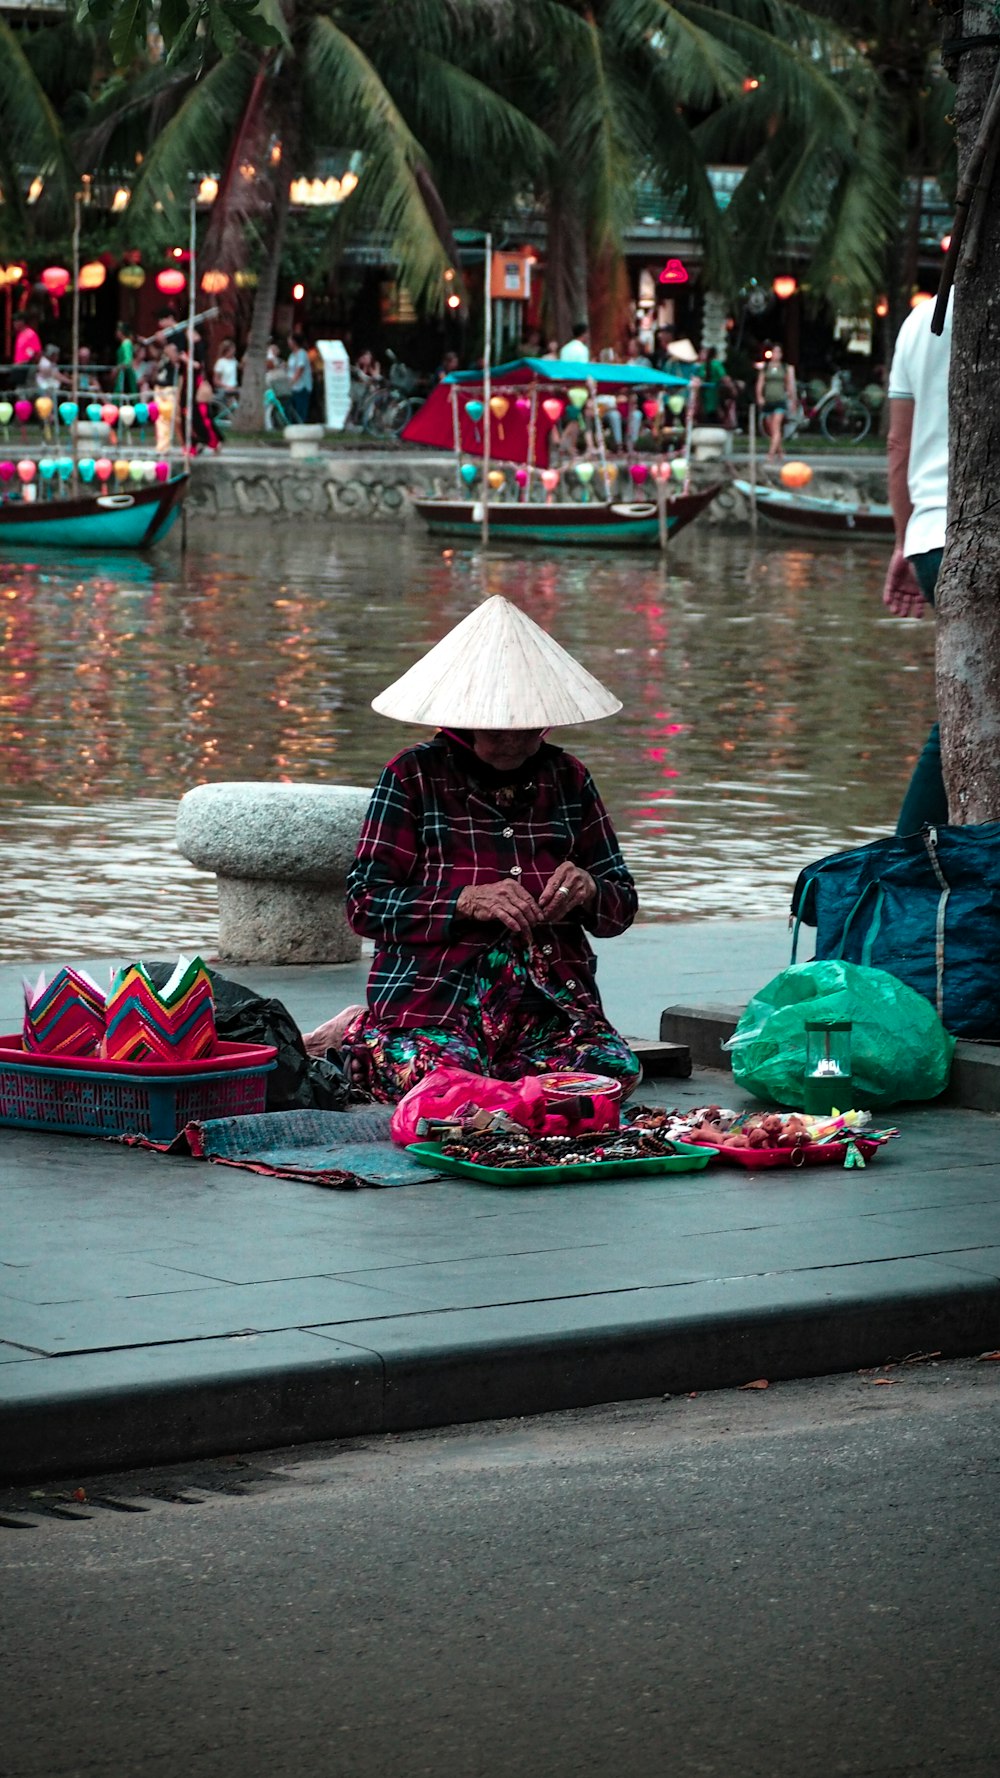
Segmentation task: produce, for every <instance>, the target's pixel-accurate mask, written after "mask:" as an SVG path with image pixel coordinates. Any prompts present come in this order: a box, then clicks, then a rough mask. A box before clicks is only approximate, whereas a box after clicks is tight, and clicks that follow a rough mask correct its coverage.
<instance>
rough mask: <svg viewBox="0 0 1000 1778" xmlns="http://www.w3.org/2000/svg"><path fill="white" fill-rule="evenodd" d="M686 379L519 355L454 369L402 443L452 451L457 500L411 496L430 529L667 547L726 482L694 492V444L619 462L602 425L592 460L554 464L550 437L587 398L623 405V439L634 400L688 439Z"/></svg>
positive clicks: (614, 545) (454, 533)
mask: <svg viewBox="0 0 1000 1778" xmlns="http://www.w3.org/2000/svg"><path fill="white" fill-rule="evenodd" d="M689 390H690V385H689V381H688V379H687V378H686V377H684V376H681V375H675V374H672V373H671V372H669V371H656V370H653V369H652V368H651V367H650V366H649V365H639V366H636V365H633V364H603V363H590V362H587V361H578V360H573V359H571V360H568V361H565V360H562V359H555V360H554V359H548V358H518V359H515V360H513V361H512V362H510V363H508V364H501V365H498V366H497V367H496V368H495V369H492V370H491V371H480V370H475V371H455V372H453V373H452V374H451V375H450V376H447V377H444V378H443V379H442V381H441V382H440V383H438V385H437V387H436V388H435V389H434V390H433V391H432V393H431V394H430V396H429V397H428V399H427V401H426V402H425V403H424V405H423V407H422V408H421V409H420V411H419V413H417V414H415V415H414V417H413V419H412V420H410V421H409V422H408V424H407V425H406V426H405V427H404V429H403V432H402V435H401V436H402V438H403V440H404V442H406V443H408V444H425V445H433V446H436V447H437V448H438V449H441V448H447V447H449V446H450V447H451V449H452V450H453V451H454V453H455V471H456V490H455V493H454V495H447V494H437V495H429V496H427V497H424V498H420V499H417V500H415V501H414V503H413V504H414V507H415V509H416V511H417V513H418V514H419V516H420V517H421V518H422V519H423V520H424V522H425V523H426V524H427V526H428V528H429V529H430V530H431V532H432V533H447V534H449V535H452V536H459V537H468V538H483V539H486V538H488V537H489V536H490V535H493V536H495V537H496V538H497V539H498V540H499V539H503V540H504V541H506V540H511V541H518V542H528V543H545V544H559V545H564V544H576V545H583V546H591V545H593V546H596V547H599V548H607V547H612V548H632V547H636V546H639V547H644V548H649V547H653V548H655V547H657V546H659V547H660V548H664V547H666V544H667V540H668V538H670V537H673V536H674V535H675V534H676V533H677V532H678V531H680V530H682V529H683V527H684V526H685V525H688V524H690V523H691V522H692V520H693V519H696V518H697V517H698V515H699V513H701V512H703V511H704V510H705V508H706V507H707V506H708V505H709V504H710V503H711V501H712V500H714V499H715V496H716V495H717V494H718V492H719V490H720V488H721V486H722V484H721V483H715V484H713V485H712V486H711V487H707V488H702V489H693V488H692V487H691V485H690V470H689V462H690V451H689V449H687V450H684V451H683V454H678V455H677V456H675V457H673V458H670V457H668V456H662V457H658V458H656V459H655V460H651V461H646V460H643V459H638V458H636V457H635V456H634V455H633V454H632V453H631V452H629V453H628V454H627V456H626V457H625V458H624V460H622V461H621V462H617V461H614V460H613V459H611V458H610V457H609V456H608V455H607V453H606V451H605V449H604V442H603V432H602V429H601V427H600V425H599V424H598V425H597V428H596V436H597V441H598V451H597V456H596V459H595V458H594V457H590V456H588V457H585V458H580V459H579V460H578V461H575V462H572V463H567V464H563V465H557V464H555V463H553V462H552V461H551V457H552V443H553V438H554V437H556V438H558V436H559V429H560V428H561V426H562V425H563V424H564V423H566V422H568V421H570V420H572V419H573V418H574V417H576V418H582V416H583V412H584V409H585V408H586V407H587V404H588V402H593V403H595V404H600V403H602V402H610V403H613V404H616V405H617V404H618V403H619V402H622V401H624V403H625V407H626V413H625V415H624V420H623V436H624V437H626V438H628V437H629V436H630V431H631V427H630V424H629V422H630V420H631V415H632V412H633V411H634V409H635V406H636V404H637V403H640V402H641V404H642V410H643V413H644V416H645V418H646V420H647V421H648V422H651V421H652V419H653V418H654V417H655V416H656V415H659V414H660V413H661V411H662V404H663V403H664V402H666V403H667V404H668V412H672V414H673V417H674V419H675V420H676V421H680V419H681V417H682V416H684V415H685V414H687V422H686V426H685V427H680V426H679V427H678V428H677V431H678V435H679V437H680V438H681V439H683V438H684V437H685V433H686V439H687V444H688V446H690V434H691V415H690V402H689Z"/></svg>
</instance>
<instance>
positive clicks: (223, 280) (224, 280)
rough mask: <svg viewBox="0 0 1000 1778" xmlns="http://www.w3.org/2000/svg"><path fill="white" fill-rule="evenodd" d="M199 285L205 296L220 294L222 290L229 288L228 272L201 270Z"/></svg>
mask: <svg viewBox="0 0 1000 1778" xmlns="http://www.w3.org/2000/svg"><path fill="white" fill-rule="evenodd" d="M201 287H202V289H203V290H204V292H205V294H206V296H221V295H222V292H223V291H224V290H228V289H229V273H228V272H215V271H209V272H202V274H201Z"/></svg>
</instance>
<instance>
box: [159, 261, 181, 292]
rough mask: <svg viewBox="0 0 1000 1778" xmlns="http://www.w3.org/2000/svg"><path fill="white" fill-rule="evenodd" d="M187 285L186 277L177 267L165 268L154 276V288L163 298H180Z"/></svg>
mask: <svg viewBox="0 0 1000 1778" xmlns="http://www.w3.org/2000/svg"><path fill="white" fill-rule="evenodd" d="M186 285H187V277H186V275H185V273H184V272H182V271H181V270H180V269H179V268H178V267H177V266H166V267H165V268H164V270H163V271H162V272H157V274H156V288H157V290H160V291H162V292H163V295H164V296H180V293H181V291H182V290H184V289H185V287H186Z"/></svg>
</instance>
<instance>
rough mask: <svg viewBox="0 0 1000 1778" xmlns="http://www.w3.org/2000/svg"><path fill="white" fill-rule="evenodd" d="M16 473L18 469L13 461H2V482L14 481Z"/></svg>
mask: <svg viewBox="0 0 1000 1778" xmlns="http://www.w3.org/2000/svg"><path fill="white" fill-rule="evenodd" d="M16 474H17V471H16V469H15V468H14V465H13V463H10V462H6V461H5V462H3V463H0V482H12V481H13V480H14V477H15V475H16Z"/></svg>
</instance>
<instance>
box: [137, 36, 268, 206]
mask: <svg viewBox="0 0 1000 1778" xmlns="http://www.w3.org/2000/svg"><path fill="white" fill-rule="evenodd" d="M256 72H257V57H256V56H255V55H254V54H253V53H252V52H250V51H247V50H242V49H241V50H237V51H236V53H235V54H234V55H231V56H225V57H223V58H222V60H221V61H219V62H217V63H216V64H215V67H214V68H211V69H209V72H208V73H207V74H205V75H203V76H202V78H201V79H200V80H198V81H197V82H196V83H195V84H194V85H193V86H191V87H190V88H189V89H188V91H187V92H186V94H185V96H184V97H183V99H182V100H181V103H180V105H179V107H178V108H177V111H176V112H175V114H174V116H173V117H172V119H171V121H170V123H169V124H168V126H167V127H166V129H164V130H163V131H162V132H161V133H160V134H159V136H158V137H157V139H156V141H155V142H154V144H153V146H152V148H151V149H150V151H149V153H148V155H147V156H146V158H145V160H144V161H143V164H142V167H141V168H140V171H139V177H138V179H137V181H136V184H135V190H134V195H133V199H132V205H131V209H130V214H129V220H130V226H131V227H132V228H144V229H145V230H147V231H148V232H150V233H151V234H153V235H155V236H165V235H167V234H172V233H176V231H177V229H178V227H180V226H181V224H182V223H184V222H185V221H186V218H187V213H188V202H189V198H190V195H191V181H192V179H194V178H196V177H197V176H198V174H199V173H203V172H209V171H214V170H215V169H217V168H219V167H222V166H224V165H225V164H226V160H227V155H228V151H229V148H230V145H231V143H232V140H233V136H234V133H235V131H236V129H237V127H238V125H239V121H240V118H241V117H242V115H243V113H244V110H245V108H246V103H247V99H248V97H249V94H250V90H251V88H252V86H253V82H254V77H255V75H256Z"/></svg>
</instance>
